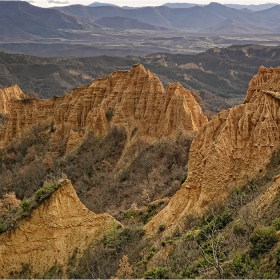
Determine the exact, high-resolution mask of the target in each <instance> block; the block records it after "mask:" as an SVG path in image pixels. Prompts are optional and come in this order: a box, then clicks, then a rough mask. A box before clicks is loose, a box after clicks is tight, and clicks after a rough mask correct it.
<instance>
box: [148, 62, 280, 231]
mask: <svg viewBox="0 0 280 280" xmlns="http://www.w3.org/2000/svg"><path fill="white" fill-rule="evenodd" d="M279 146H280V67H278V68H269V69H267V68H265V67H260V69H259V72H258V74H257V75H256V76H254V78H253V79H252V80H251V82H250V84H249V88H248V91H247V96H246V99H245V101H244V103H243V104H242V105H239V106H236V107H234V108H231V109H228V110H225V111H222V112H221V113H219V114H218V115H217V116H215V117H214V118H213V119H212V120H211V121H210V122H209V123H208V124H206V125H205V126H203V127H202V128H201V129H200V130H199V131H198V133H197V135H196V137H195V138H194V140H193V143H192V146H191V150H190V157H189V163H188V170H189V173H188V178H187V180H186V181H185V183H184V184H183V185H182V187H181V188H180V189H179V190H178V191H177V193H176V194H175V196H174V197H172V199H171V201H170V203H169V204H168V205H167V207H166V208H164V209H163V210H162V211H161V212H160V213H159V214H158V215H157V216H155V217H154V218H153V219H152V220H151V221H150V222H149V223H148V225H147V226H146V230H147V232H148V233H150V234H152V233H155V232H156V231H157V230H158V227H159V225H160V224H163V223H164V224H165V225H166V228H167V230H166V234H167V233H168V232H169V231H173V230H174V229H175V228H176V227H180V226H179V225H180V222H181V221H182V220H183V219H184V218H185V217H186V216H187V215H188V214H195V215H197V214H201V213H203V212H204V211H205V209H206V208H207V206H209V205H210V204H213V203H214V204H215V203H221V202H222V201H224V200H225V199H226V198H227V197H228V195H229V194H230V192H231V191H232V190H233V189H234V188H235V187H241V186H243V185H244V184H246V183H247V182H248V181H249V180H250V179H253V178H254V177H256V176H258V175H260V176H261V175H262V174H264V173H265V169H266V165H267V164H268V162H269V161H270V158H271V156H272V152H273V151H274V150H276V149H278V148H279Z"/></svg>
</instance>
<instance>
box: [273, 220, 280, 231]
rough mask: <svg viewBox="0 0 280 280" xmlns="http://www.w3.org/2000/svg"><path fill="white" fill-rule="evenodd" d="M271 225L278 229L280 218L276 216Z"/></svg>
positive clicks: (279, 227) (279, 228)
mask: <svg viewBox="0 0 280 280" xmlns="http://www.w3.org/2000/svg"><path fill="white" fill-rule="evenodd" d="M272 225H273V226H274V227H275V229H276V230H280V219H279V218H276V219H274V220H273V221H272Z"/></svg>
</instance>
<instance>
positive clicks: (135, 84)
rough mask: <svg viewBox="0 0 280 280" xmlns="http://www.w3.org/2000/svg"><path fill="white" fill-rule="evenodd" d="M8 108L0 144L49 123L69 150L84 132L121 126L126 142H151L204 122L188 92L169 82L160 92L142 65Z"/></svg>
mask: <svg viewBox="0 0 280 280" xmlns="http://www.w3.org/2000/svg"><path fill="white" fill-rule="evenodd" d="M10 107H11V108H10V116H9V119H8V121H7V122H6V124H5V126H4V127H3V129H2V130H1V132H0V140H1V143H2V146H3V145H4V144H5V143H7V142H8V141H10V140H12V139H13V138H20V137H22V135H23V134H24V132H25V131H27V130H28V129H30V127H31V126H32V125H34V124H36V123H38V122H49V123H51V122H53V125H54V127H55V133H54V135H53V137H54V138H55V137H58V136H59V137H60V138H59V139H61V138H69V139H68V145H67V150H68V151H70V150H71V149H73V148H74V147H75V146H76V145H78V143H79V141H80V140H81V139H82V138H83V137H84V135H85V134H86V132H87V131H88V130H93V131H94V132H95V133H99V134H105V133H106V132H107V131H108V129H109V128H110V127H112V126H114V125H117V126H123V127H125V129H126V132H127V135H128V139H130V140H131V139H132V138H133V136H135V135H137V137H138V138H141V139H142V140H144V141H147V142H150V141H154V140H155V139H158V138H162V137H168V138H172V137H176V136H178V135H179V134H180V133H183V134H188V133H191V132H193V131H196V130H198V128H199V127H201V126H202V125H203V124H205V123H206V122H207V118H206V117H205V116H204V115H203V113H202V111H201V108H200V106H199V104H198V103H197V102H196V101H195V99H194V97H193V95H192V94H191V92H190V91H189V90H186V89H184V88H183V87H182V86H181V85H180V84H179V83H174V84H169V85H168V87H167V89H166V91H165V89H164V88H163V86H162V83H161V82H160V81H159V79H158V77H157V76H156V75H154V74H152V73H151V72H150V71H147V70H145V68H144V67H143V66H142V65H135V66H133V67H132V69H131V70H130V71H118V72H115V73H113V74H111V75H110V76H108V77H105V78H100V79H96V80H94V81H93V83H92V84H90V85H87V86H83V87H81V88H77V89H75V90H74V91H73V92H72V93H71V94H68V95H65V96H64V97H59V98H55V97H54V98H51V99H48V100H24V101H18V102H12V103H11V104H10Z"/></svg>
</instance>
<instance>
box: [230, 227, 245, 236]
mask: <svg viewBox="0 0 280 280" xmlns="http://www.w3.org/2000/svg"><path fill="white" fill-rule="evenodd" d="M245 232H246V230H245V229H244V228H243V227H242V226H241V225H238V224H237V225H234V226H233V228H232V233H233V234H235V235H243V234H245Z"/></svg>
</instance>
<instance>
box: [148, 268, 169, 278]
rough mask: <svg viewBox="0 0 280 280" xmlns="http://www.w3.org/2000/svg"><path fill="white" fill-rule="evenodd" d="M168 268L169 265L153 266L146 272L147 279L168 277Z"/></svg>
mask: <svg viewBox="0 0 280 280" xmlns="http://www.w3.org/2000/svg"><path fill="white" fill-rule="evenodd" d="M168 270H169V269H168V268H167V267H157V268H152V269H150V270H148V271H147V272H146V273H145V279H168V277H167V272H168Z"/></svg>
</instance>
